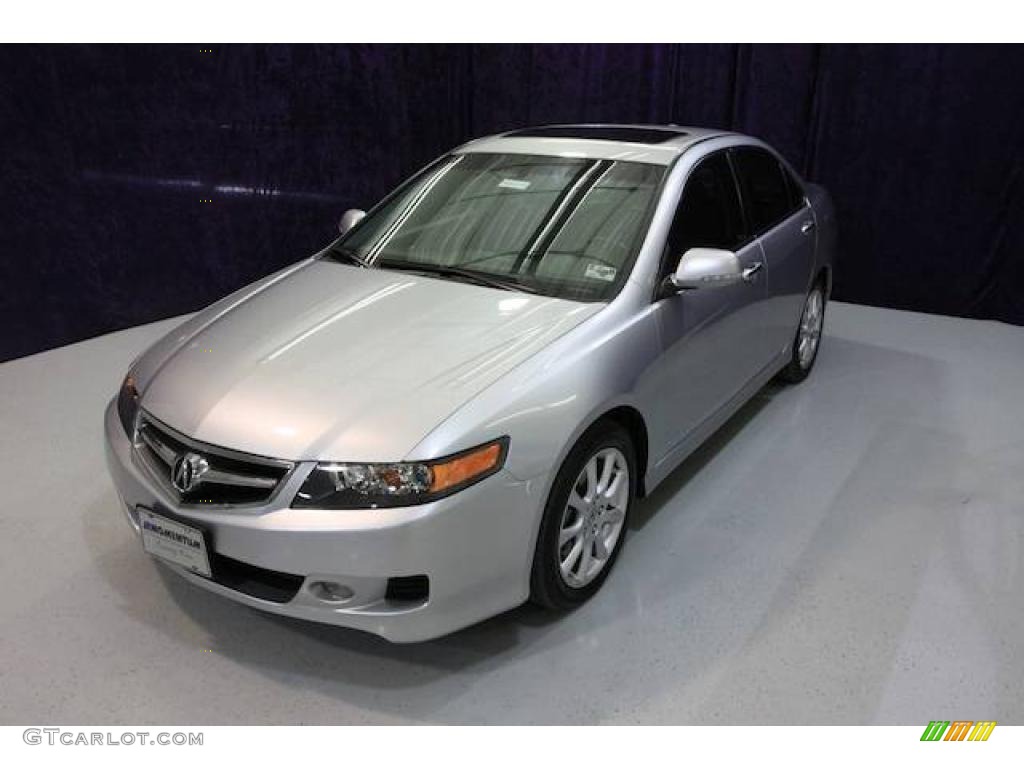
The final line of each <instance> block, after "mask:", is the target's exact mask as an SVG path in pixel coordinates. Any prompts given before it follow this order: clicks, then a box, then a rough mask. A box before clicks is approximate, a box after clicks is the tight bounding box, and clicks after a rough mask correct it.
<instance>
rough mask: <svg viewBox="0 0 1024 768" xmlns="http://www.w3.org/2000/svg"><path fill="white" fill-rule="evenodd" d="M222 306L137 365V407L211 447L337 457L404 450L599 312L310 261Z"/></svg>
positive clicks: (398, 454)
mask: <svg viewBox="0 0 1024 768" xmlns="http://www.w3.org/2000/svg"><path fill="white" fill-rule="evenodd" d="M225 302H228V308H227V310H226V311H225V309H224V307H223V305H224V304H225ZM225 302H221V303H219V304H218V305H214V306H213V307H211V308H210V309H209V310H207V311H206V312H204V313H201V314H200V315H197V316H196V317H195V318H193V319H192V320H190V321H189V322H188V323H187V324H186V326H184V327H183V328H182V329H179V330H178V331H176V332H172V333H171V334H169V335H168V337H166V338H165V339H164V340H163V341H162V342H159V343H158V344H157V345H155V347H154V351H153V353H152V355H153V356H154V357H159V358H160V359H159V360H154V359H151V360H148V361H147V360H145V358H143V360H141V361H140V366H141V368H142V369H144V370H145V369H148V371H149V372H150V373H151V374H152V375H151V376H149V381H148V382H143V385H144V387H145V388H144V392H143V396H142V405H143V407H144V408H145V409H146V410H147V411H149V412H150V413H151V414H153V415H154V416H156V417H157V418H158V419H160V420H162V421H164V422H166V423H167V424H169V425H170V426H172V427H174V428H175V429H177V430H179V431H181V432H183V433H185V434H187V435H190V436H192V437H194V438H195V439H197V440H201V441H204V442H208V443H211V444H214V445H220V446H224V447H228V448H234V449H236V450H240V451H245V452H249V453H255V454H260V455H263V456H273V457H278V458H283V459H291V460H302V459H329V460H340V461H397V460H400V459H403V458H407V454H408V452H409V451H410V450H411V449H412V448H413V447H414V446H415V445H416V444H417V443H419V442H420V441H421V440H422V439H423V438H424V437H425V436H426V435H427V434H429V432H430V431H431V430H432V429H433V428H434V427H436V426H437V425H438V424H440V423H441V422H442V421H443V420H444V419H445V418H446V417H447V416H449V415H450V414H451V413H452V412H454V411H455V410H456V409H457V408H458V407H459V406H460V405H462V404H463V403H465V402H466V401H467V400H468V399H470V398H471V397H473V396H474V395H475V394H476V393H478V392H480V391H481V390H482V389H484V388H485V387H487V386H488V385H490V384H492V383H493V382H494V381H496V380H497V379H498V378H500V377H501V376H502V375H504V374H505V373H506V372H507V371H509V370H511V369H512V368H513V367H514V366H516V365H517V364H519V363H520V362H522V361H523V360H525V359H526V358H528V357H529V356H531V355H533V354H535V353H536V352H538V351H539V350H541V349H542V348H543V347H545V346H546V345H548V344H550V343H551V342H552V341H553V340H555V339H556V338H558V337H559V336H561V335H562V334H564V333H566V332H567V331H569V330H570V329H571V328H573V327H575V326H576V325H578V324H579V323H581V322H583V320H585V319H586V318H588V317H590V316H592V315H593V314H594V313H596V312H598V311H600V309H601V307H602V306H603V305H600V304H581V303H577V302H572V301H565V300H561V299H553V298H549V297H543V296H533V295H529V294H525V293H516V292H511V291H502V290H498V289H492V288H486V287H480V286H476V285H471V284H466V283H460V282H454V281H449V280H439V279H435V278H430V277H423V276H420V275H415V274H412V273H408V272H395V271H387V270H378V269H360V268H356V267H350V266H347V265H343V264H338V263H334V262H326V261H319V260H314V261H311V262H308V263H307V264H306V265H304V266H302V267H299V268H298V269H295V270H293V271H291V272H290V273H285V274H284V275H283V277H278V278H274V279H270V280H265V281H263V282H262V283H257V284H255V285H254V286H253V287H252V288H251V289H249V290H248V293H243V294H242V295H241V297H240V298H239V299H237V300H235V297H231V300H230V301H229V300H225ZM415 458H422V457H415Z"/></svg>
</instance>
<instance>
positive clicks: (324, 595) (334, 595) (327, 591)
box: [309, 581, 355, 603]
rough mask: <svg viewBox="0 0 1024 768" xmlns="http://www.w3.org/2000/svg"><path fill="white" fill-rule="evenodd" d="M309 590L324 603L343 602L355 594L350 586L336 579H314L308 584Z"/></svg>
mask: <svg viewBox="0 0 1024 768" xmlns="http://www.w3.org/2000/svg"><path fill="white" fill-rule="evenodd" d="M309 591H310V592H311V593H312V594H313V596H314V597H315V598H316V599H317V600H323V601H324V602H325V603H344V602H345V601H346V600H351V599H352V596H353V595H354V594H355V592H353V591H352V589H351V588H350V587H346V586H345V585H344V584H339V583H338V582H336V581H314V582H313V583H311V584H310V585H309Z"/></svg>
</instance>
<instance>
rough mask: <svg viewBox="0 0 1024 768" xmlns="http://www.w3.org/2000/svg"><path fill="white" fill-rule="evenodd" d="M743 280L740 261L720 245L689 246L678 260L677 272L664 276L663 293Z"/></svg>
mask: <svg viewBox="0 0 1024 768" xmlns="http://www.w3.org/2000/svg"><path fill="white" fill-rule="evenodd" d="M743 279H744V275H743V268H742V267H741V266H740V260H739V258H738V257H737V256H736V254H735V253H733V252H732V251H726V250H724V249H721V248H691V249H690V250H688V251H687V252H686V253H684V254H683V256H682V258H681V259H679V265H678V266H677V267H676V271H675V272H673V273H672V274H671V275H669V276H668V277H666V278H665V283H664V285H663V286H662V288H663V290H664V292H665V294H666V295H669V294H673V293H681V292H682V291H686V290H692V289H694V288H721V287H724V286H727V285H734V284H736V283H738V282H740V281H741V280H743Z"/></svg>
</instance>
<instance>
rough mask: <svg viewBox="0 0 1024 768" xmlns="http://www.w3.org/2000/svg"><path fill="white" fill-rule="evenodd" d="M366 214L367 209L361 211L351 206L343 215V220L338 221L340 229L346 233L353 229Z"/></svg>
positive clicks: (342, 232)
mask: <svg viewBox="0 0 1024 768" xmlns="http://www.w3.org/2000/svg"><path fill="white" fill-rule="evenodd" d="M365 215H366V211H361V210H359V209H358V208H349V209H348V210H347V211H345V213H343V214H342V215H341V221H339V222H338V231H339V232H340V233H341V234H343V235H344V234H345V233H346V232H348V231H349V230H350V229H352V227H354V226H355V225H356V224H358V223H359V222H360V221H362V219H363V217H364V216H365Z"/></svg>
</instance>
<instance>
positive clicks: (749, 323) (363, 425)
mask: <svg viewBox="0 0 1024 768" xmlns="http://www.w3.org/2000/svg"><path fill="white" fill-rule="evenodd" d="M687 130H689V129H687ZM741 145H755V146H761V147H765V148H767V149H769V151H771V150H770V148H768V147H766V145H764V144H763V143H762V142H759V141H757V140H755V139H751V138H749V137H744V136H740V135H737V134H723V133H719V132H713V131H700V130H695V131H693V132H691V133H690V135H689V136H688V137H685V138H684V139H680V140H673V141H671V142H666V143H664V144H660V145H656V146H644V145H633V144H624V143H616V142H593V141H576V140H567V139H526V138H515V139H503V138H501V137H492V138H488V139H483V140H478V141H476V142H471V143H470V144H468V145H466V146H464V147H462V148H460V149H459V150H457V151H456V152H471V151H502V152H510V151H511V152H516V151H521V152H531V153H553V154H557V153H570V154H572V153H579V152H583V153H585V154H586V156H595V157H621V158H624V159H636V160H641V161H644V162H658V163H660V164H664V165H666V166H668V170H667V177H666V180H665V182H664V186H663V189H662V193H661V197H660V199H659V201H658V204H657V207H656V210H655V212H654V214H653V217H652V220H651V223H650V226H649V229H648V232H647V235H646V237H645V239H644V242H643V244H642V246H641V248H640V251H639V253H638V256H637V258H636V261H635V263H634V266H633V269H632V272H631V274H630V276H629V279H628V280H627V281H626V282H625V283H624V285H623V288H622V290H621V291H620V292H619V293H618V295H617V296H615V297H614V298H613V299H612V300H611V301H610V302H609V303H607V304H579V303H574V302H570V301H565V300H560V299H552V298H547V297H542V296H529V295H527V294H519V293H513V292H505V291H500V290H495V289H490V288H485V287H479V286H475V285H467V284H463V283H456V282H448V281H443V280H438V279H434V278H430V277H419V276H416V275H412V274H409V273H398V272H387V271H377V270H363V269H359V268H356V267H351V266H347V265H343V264H339V263H333V262H332V263H328V262H324V261H320V260H317V259H309V260H305V261H302V262H299V263H298V264H295V265H292V266H291V267H288V268H286V269H285V270H282V271H281V272H278V273H277V274H275V275H271V276H269V277H267V278H265V279H263V280H261V281H258V282H257V283H254V284H253V285H252V286H249V287H247V288H245V289H242V290H241V291H239V292H237V293H235V294H233V295H232V296H229V297H227V298H225V299H223V300H221V301H219V302H217V303H216V304H214V305H213V306H211V307H210V308H208V309H207V310H205V311H203V312H201V313H199V314H198V315H196V316H194V317H193V318H191V319H190V320H189V321H187V322H186V323H185V324H183V325H182V326H181V327H180V328H179V329H177V330H175V331H174V332H172V333H171V334H168V336H166V337H165V338H164V339H162V340H161V341H160V342H158V343H157V344H155V345H154V346H153V347H152V348H150V350H149V351H147V352H146V353H145V354H144V355H143V356H142V357H141V358H140V359H139V360H138V361H137V363H136V364H135V366H134V368H133V372H134V375H135V377H136V380H137V381H138V388H139V391H140V392H141V393H142V406H143V407H144V408H146V409H147V410H149V411H150V412H151V413H153V414H154V415H156V416H157V417H158V418H160V419H161V420H163V421H165V422H167V423H168V424H169V425H171V426H173V427H174V428H175V429H177V430H179V431H181V432H184V433H186V434H188V435H190V436H192V437H193V438H195V439H197V440H201V441H204V442H209V443H213V444H216V445H222V446H225V447H229V448H232V449H235V450H240V451H246V452H250V453H255V454H260V455H264V456H269V457H275V458H280V459H288V460H293V461H298V462H301V463H300V465H299V466H298V467H297V469H296V471H295V472H293V474H292V476H290V478H289V481H288V483H289V487H288V488H285V489H283V490H282V492H281V493H280V494H278V495H277V496H276V497H275V499H274V500H273V501H272V503H270V504H268V505H267V506H265V507H260V508H256V509H245V510H224V509H219V510H214V509H211V510H205V509H195V508H192V509H183V508H181V507H175V505H174V502H173V500H171V499H169V498H168V497H167V494H166V493H165V492H164V491H163V490H162V489H161V488H159V487H158V486H156V485H155V484H153V483H152V482H151V481H150V480H149V478H147V477H146V476H144V475H142V474H140V473H139V472H138V469H137V468H136V467H135V466H134V464H133V462H132V461H131V457H130V441H129V439H128V437H127V436H126V435H125V434H124V431H123V429H122V428H121V426H120V423H119V422H118V420H117V416H116V412H115V410H116V409H114V408H108V412H107V418H106V436H107V443H108V463H109V465H110V468H111V473H112V475H113V476H114V479H115V482H116V484H117V485H118V488H119V491H120V493H121V496H122V498H123V499H124V500H125V502H126V505H127V508H128V509H127V511H128V514H129V517H131V509H132V508H134V506H135V505H140V504H141V505H145V506H149V505H152V504H154V503H157V502H159V503H161V504H164V505H167V506H169V507H171V508H173V509H174V511H175V512H176V513H177V514H178V515H180V516H181V517H183V518H186V519H191V520H194V521H195V522H197V523H199V524H201V525H204V526H206V527H207V528H209V529H210V530H211V532H212V535H213V540H214V541H215V542H216V548H217V550H218V551H219V552H222V553H223V554H226V555H228V556H230V557H234V558H236V559H239V560H242V561H245V562H249V563H252V564H255V565H259V566H261V567H264V568H269V569H273V570H280V571H286V572H290V573H302V574H307V575H308V578H307V581H306V584H307V585H308V584H310V583H311V582H312V581H315V580H334V581H338V582H340V583H344V584H347V585H350V586H353V588H354V590H355V592H356V597H355V598H354V599H353V601H349V602H347V603H346V604H345V605H344V606H341V607H337V606H331V605H328V604H326V603H324V602H322V601H320V602H318V601H316V600H315V598H314V597H313V596H312V595H311V594H309V593H308V592H307V591H306V589H305V588H303V589H302V590H300V593H299V596H297V597H296V599H295V600H293V601H292V602H291V603H287V604H284V605H278V604H272V603H266V602H265V601H260V600H256V599H255V598H249V597H246V596H245V595H241V594H240V593H237V592H234V591H232V590H229V589H225V588H223V587H220V586H218V585H216V584H215V583H213V582H210V581H207V580H204V579H201V578H199V577H195V576H187V578H190V579H191V580H193V581H196V582H197V583H199V584H201V585H202V586H203V587H205V588H207V589H211V590H213V591H215V592H219V593H221V594H225V595H227V596H229V597H231V598H232V599H235V600H239V601H241V602H245V603H248V604H253V605H257V607H261V608H264V609H266V610H271V611H274V612H277V613H284V614H288V615H293V616H298V617H302V618H307V619H313V620H317V621H326V622H330V623H336V624H343V625H345V626H352V627H356V628H360V629H364V630H367V631H371V632H376V633H378V634H381V635H383V636H385V637H387V638H389V639H391V640H395V641H413V640H422V639H426V638H429V637H433V636H437V635H440V634H445V633H447V632H450V631H454V630H455V629H458V628H460V627H462V626H465V625H467V624H469V623H472V622H474V621H477V620H480V619H482V618H485V617H486V616H489V615H493V614H494V613H498V612H500V611H502V610H505V609H507V608H511V607H513V606H515V605H517V604H518V603H520V602H522V601H523V600H525V599H526V598H527V596H528V594H529V574H530V566H531V562H532V557H533V549H534V543H535V540H536V535H537V530H538V527H539V524H540V517H541V513H542V511H543V507H544V502H545V499H546V498H547V494H548V491H549V489H550V485H551V483H552V482H553V478H554V475H555V472H556V470H557V468H558V466H559V465H560V463H561V462H562V460H563V459H564V457H565V456H566V454H567V453H568V451H569V450H570V449H571V447H572V445H573V444H574V443H575V441H576V440H577V438H578V437H579V436H580V435H581V434H582V432H583V431H584V430H585V429H586V428H587V427H589V426H590V425H591V424H592V423H593V422H594V421H595V420H597V419H598V418H600V417H601V416H602V415H604V414H607V413H608V412H609V411H611V410H613V409H623V408H624V409H629V410H630V412H631V413H634V414H636V415H638V416H639V417H640V418H642V420H643V423H644V425H645V431H646V438H647V450H646V454H647V456H648V459H647V462H646V467H645V469H644V470H642V475H643V477H642V481H643V483H642V485H643V487H644V488H645V489H646V490H647V491H648V492H649V491H651V490H652V489H653V488H654V487H655V486H656V485H657V484H658V483H659V482H660V481H661V480H662V479H664V477H665V476H666V475H667V474H668V473H669V472H670V471H671V470H672V469H673V468H674V467H675V466H676V465H677V464H678V463H679V462H680V461H682V459H684V458H685V457H686V456H687V455H688V454H689V453H690V452H692V451H693V450H694V449H695V448H696V447H697V446H698V445H699V444H700V443H701V442H702V441H703V440H704V439H706V437H707V436H708V435H710V434H711V433H712V432H713V431H714V430H715V429H717V427H718V426H720V425H721V424H722V423H723V422H724V421H725V420H726V419H728V417H729V416H730V415H731V414H732V413H733V412H735V410H736V409H737V408H739V407H740V406H741V405H742V404H743V403H744V402H745V401H746V400H747V399H749V397H750V396H752V395H753V394H754V393H756V391H757V390H758V389H759V388H760V387H761V386H763V385H764V383H766V382H767V381H768V380H769V379H770V378H771V377H772V376H773V375H774V374H775V373H776V372H777V371H778V370H780V369H781V368H782V367H783V366H784V365H785V364H786V363H787V362H788V360H789V356H790V353H791V345H792V340H793V338H794V335H795V332H796V329H797V326H798V322H799V318H800V313H801V310H802V306H803V298H804V296H805V295H806V292H807V290H808V289H809V287H810V286H811V284H812V282H813V280H814V279H815V278H816V276H818V275H819V274H821V273H822V271H823V270H825V271H826V274H828V272H827V270H830V269H831V264H832V254H833V250H834V247H835V234H834V211H833V209H832V206H831V202H830V200H829V198H828V196H827V193H826V192H824V190H822V189H821V188H819V187H815V186H813V185H808V187H807V193H808V201H807V204H806V205H805V206H804V207H803V208H802V209H801V210H800V211H799V212H798V213H796V214H794V215H792V216H790V217H788V218H787V219H786V220H785V221H783V222H781V223H780V224H778V225H777V226H776V227H774V228H773V229H772V230H770V231H769V232H767V233H765V234H764V236H763V237H760V238H756V239H754V240H752V241H751V242H749V243H748V244H747V245H746V246H745V247H744V248H742V249H740V250H739V251H738V252H737V258H738V259H739V261H740V263H741V265H742V266H743V267H745V268H746V267H750V266H751V265H753V264H755V263H758V262H761V263H763V264H764V269H762V270H760V271H759V272H757V273H756V274H754V275H752V279H751V281H750V282H740V283H737V284H734V285H729V286H726V287H721V288H714V289H696V290H689V291H684V292H682V293H681V294H679V295H675V296H668V297H664V298H662V297H659V294H658V290H657V289H658V284H659V282H660V279H659V276H660V274H661V270H662V261H663V258H664V257H665V253H664V251H665V242H666V238H667V233H668V228H669V226H670V224H671V221H672V218H673V216H674V213H675V209H676V206H677V204H678V201H679V197H680V195H681V193H682V190H683V186H684V184H685V181H686V179H687V177H688V175H689V173H690V171H691V170H692V169H693V168H694V166H695V165H696V164H697V163H698V162H700V160H701V159H703V158H704V157H706V156H707V155H708V154H710V153H712V152H715V151H718V150H722V149H727V148H729V147H732V146H741ZM808 220H812V221H814V222H815V224H816V226H815V227H814V228H812V229H811V230H810V231H809V233H805V232H802V231H801V228H802V227H803V225H804V224H805V222H806V221H808ZM678 256H679V255H670V258H674V259H675V260H678ZM500 435H508V436H509V437H510V439H511V443H510V449H509V453H508V457H507V461H506V464H505V467H504V469H503V470H502V471H501V472H500V473H498V474H497V475H494V476H492V477H490V478H488V479H487V480H484V481H482V482H481V483H479V484H477V485H475V486H472V487H471V488H469V489H467V490H465V491H462V492H460V493H458V494H455V495H453V496H451V497H448V498H446V499H442V500H440V501H438V502H434V503H432V504H426V505H422V506H419V507H407V508H401V509H381V510H342V511H325V510H295V509H289V508H288V506H287V505H288V503H289V501H290V499H291V498H292V496H293V495H294V492H295V491H296V490H297V489H298V487H299V485H301V482H302V481H303V480H304V479H305V476H306V475H308V473H309V472H310V471H311V470H312V468H313V466H314V465H315V461H316V460H328V461H401V460H424V459H431V458H435V457H438V456H443V455H448V454H451V453H455V452H457V451H460V450H463V449H466V448H469V447H472V446H474V445H478V444H480V443H483V442H486V441H488V440H491V439H494V438H495V437H498V436H500ZM481 540H491V541H501V542H502V546H500V547H493V546H489V547H479V546H474V542H479V541H481ZM478 552H486V557H483V556H481V555H477V554H474V553H478ZM413 573H427V574H429V576H430V579H431V597H430V601H429V603H428V604H427V605H425V606H422V607H420V608H417V609H415V610H414V611H412V612H409V611H396V610H392V609H390V608H389V607H388V605H387V604H385V603H384V601H383V600H382V597H383V584H384V581H385V580H386V578H387V577H388V576H392V575H404V574H413Z"/></svg>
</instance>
